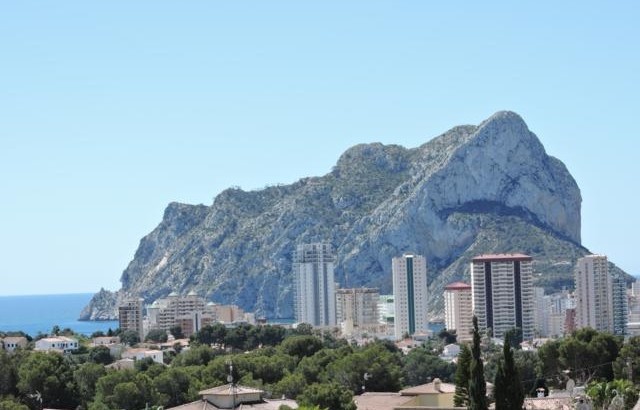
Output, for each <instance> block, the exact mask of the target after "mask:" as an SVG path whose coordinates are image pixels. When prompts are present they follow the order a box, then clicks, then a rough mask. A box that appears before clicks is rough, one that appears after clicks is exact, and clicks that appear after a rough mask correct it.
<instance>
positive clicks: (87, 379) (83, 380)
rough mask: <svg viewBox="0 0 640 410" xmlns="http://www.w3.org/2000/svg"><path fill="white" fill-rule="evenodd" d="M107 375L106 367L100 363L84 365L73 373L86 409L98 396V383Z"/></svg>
mask: <svg viewBox="0 0 640 410" xmlns="http://www.w3.org/2000/svg"><path fill="white" fill-rule="evenodd" d="M106 373H107V371H106V370H105V368H104V366H103V365H102V364H98V363H84V364H82V365H81V366H80V367H78V368H77V369H76V370H75V371H74V372H73V379H74V381H75V383H76V386H77V387H78V393H79V394H80V400H81V401H82V404H83V405H84V407H85V408H87V405H88V403H89V402H90V401H92V400H93V397H94V396H95V394H96V383H98V380H100V378H101V377H102V376H104V375H105V374H106Z"/></svg>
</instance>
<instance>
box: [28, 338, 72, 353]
mask: <svg viewBox="0 0 640 410" xmlns="http://www.w3.org/2000/svg"><path fill="white" fill-rule="evenodd" d="M35 350H37V351H42V352H50V351H54V352H62V353H71V352H73V351H75V350H78V341H77V340H76V339H74V338H72V337H67V336H56V337H45V338H43V339H40V340H37V341H36V347H35Z"/></svg>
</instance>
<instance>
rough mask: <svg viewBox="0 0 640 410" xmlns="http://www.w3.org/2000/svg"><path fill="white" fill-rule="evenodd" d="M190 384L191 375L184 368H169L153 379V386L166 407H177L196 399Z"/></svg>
mask: <svg viewBox="0 0 640 410" xmlns="http://www.w3.org/2000/svg"><path fill="white" fill-rule="evenodd" d="M190 386H191V377H190V376H189V374H188V373H187V372H186V371H185V370H183V369H174V368H172V369H169V370H167V371H164V372H163V373H161V374H160V375H158V376H157V377H156V378H155V379H154V380H153V387H154V388H155V389H156V391H157V392H158V394H159V395H160V398H159V401H160V403H162V405H163V406H164V407H175V406H178V405H180V404H183V403H187V402H189V401H192V400H195V399H196V397H194V396H193V395H192V394H193V391H191V390H190ZM190 393H192V394H191V395H190Z"/></svg>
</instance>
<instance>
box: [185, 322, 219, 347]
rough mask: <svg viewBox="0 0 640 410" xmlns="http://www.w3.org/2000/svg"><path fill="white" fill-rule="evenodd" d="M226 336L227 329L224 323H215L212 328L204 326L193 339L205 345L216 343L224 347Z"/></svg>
mask: <svg viewBox="0 0 640 410" xmlns="http://www.w3.org/2000/svg"><path fill="white" fill-rule="evenodd" d="M226 336H227V328H226V327H225V326H224V325H223V324H222V323H215V324H213V325H211V326H204V327H203V328H202V329H200V331H199V332H198V333H196V334H195V335H193V336H191V339H192V340H194V341H196V342H198V343H200V344H203V345H212V344H214V343H215V344H218V345H223V344H224V342H225V337H226Z"/></svg>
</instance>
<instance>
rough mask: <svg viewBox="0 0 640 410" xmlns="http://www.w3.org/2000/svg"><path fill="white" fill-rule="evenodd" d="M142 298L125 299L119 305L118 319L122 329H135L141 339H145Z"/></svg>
mask: <svg viewBox="0 0 640 410" xmlns="http://www.w3.org/2000/svg"><path fill="white" fill-rule="evenodd" d="M143 302H144V299H142V298H129V299H125V300H124V301H123V302H122V303H121V304H120V305H119V306H118V321H119V325H120V330H122V331H124V330H133V331H135V332H136V333H138V337H140V340H141V341H142V340H144V330H143V327H142V303H143Z"/></svg>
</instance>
